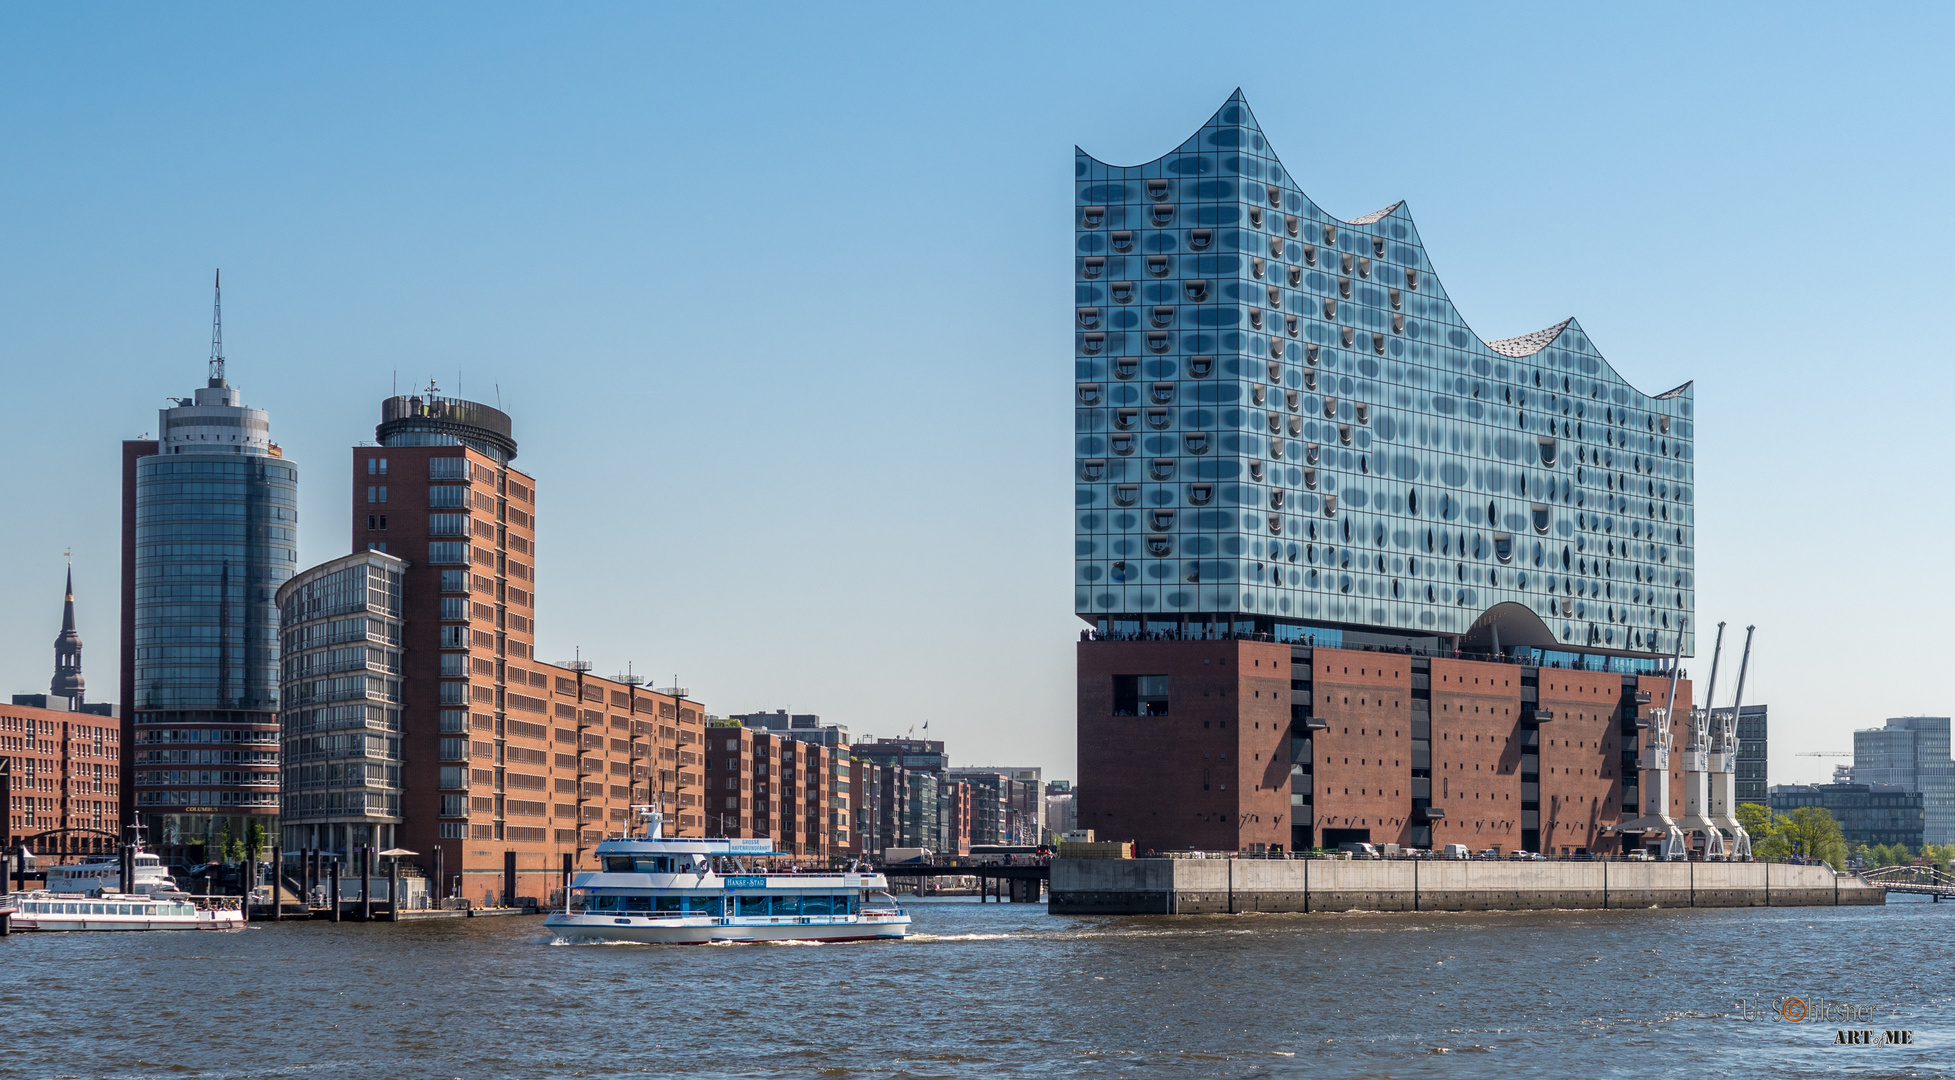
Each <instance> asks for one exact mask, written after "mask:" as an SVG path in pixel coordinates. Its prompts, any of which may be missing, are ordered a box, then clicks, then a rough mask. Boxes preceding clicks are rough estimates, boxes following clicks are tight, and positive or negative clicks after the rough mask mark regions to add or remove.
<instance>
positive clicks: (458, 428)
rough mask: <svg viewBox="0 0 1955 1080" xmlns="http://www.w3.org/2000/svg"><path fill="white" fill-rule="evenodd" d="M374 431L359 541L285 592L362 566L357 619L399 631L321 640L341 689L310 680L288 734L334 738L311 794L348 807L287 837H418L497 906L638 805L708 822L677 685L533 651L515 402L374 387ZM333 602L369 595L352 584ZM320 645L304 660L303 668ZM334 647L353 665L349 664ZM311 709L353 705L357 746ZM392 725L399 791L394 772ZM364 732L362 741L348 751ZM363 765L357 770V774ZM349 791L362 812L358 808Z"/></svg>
mask: <svg viewBox="0 0 1955 1080" xmlns="http://www.w3.org/2000/svg"><path fill="white" fill-rule="evenodd" d="M375 435H376V439H377V442H378V444H379V445H377V446H375V445H368V446H358V447H355V448H354V450H353V455H352V469H353V536H352V541H353V544H352V546H353V552H354V554H353V555H351V556H349V557H346V558H342V559H336V560H333V561H332V562H330V563H327V564H324V565H322V566H320V567H315V568H314V569H312V570H310V571H307V574H306V583H305V585H304V586H303V587H300V588H295V589H294V590H293V592H291V593H288V594H287V596H288V599H290V598H291V597H294V596H302V595H305V592H304V590H313V591H314V592H317V593H319V594H320V595H322V596H323V595H327V594H332V593H334V592H335V590H341V589H346V590H350V589H351V588H352V581H353V579H354V578H355V577H362V578H364V580H365V581H366V582H367V583H368V584H367V592H366V598H365V601H364V605H365V606H364V611H363V613H362V614H359V615H357V616H356V615H354V614H353V613H352V611H351V609H350V608H349V611H348V613H347V615H346V617H347V618H361V619H364V620H365V625H366V627H367V628H368V632H369V635H371V633H372V631H373V629H374V628H375V627H376V626H378V627H380V628H381V631H382V632H381V637H382V639H384V638H385V637H386V636H387V635H388V634H389V633H391V632H392V623H393V622H394V621H395V620H398V623H399V627H400V629H399V641H398V648H397V650H396V648H395V643H393V642H390V641H385V640H379V641H376V640H373V639H372V638H371V636H369V638H368V639H367V640H366V642H365V644H364V645H363V646H362V648H363V649H364V656H361V655H357V654H356V653H355V652H353V651H348V652H347V653H346V655H345V656H344V657H343V658H340V657H336V656H335V655H334V652H335V650H334V649H333V648H332V646H334V645H337V644H338V643H336V642H331V641H329V642H328V644H327V645H326V646H322V647H324V648H326V650H327V652H326V654H325V655H324V657H323V659H320V660H319V662H320V663H322V664H323V665H324V667H323V668H322V670H321V672H320V674H321V676H322V677H323V678H324V679H325V680H326V681H327V683H328V684H329V685H328V689H327V690H326V691H325V693H327V694H329V695H330V694H339V693H344V694H346V695H348V696H346V697H345V698H318V699H316V700H315V698H314V697H313V696H311V695H309V696H308V697H307V700H306V701H305V702H304V704H303V706H302V707H301V708H299V709H295V710H289V711H288V714H287V718H286V719H287V739H288V744H287V745H288V747H291V748H292V750H293V752H294V753H303V754H305V755H306V756H307V760H306V764H307V765H311V764H313V763H314V761H315V758H316V757H317V755H319V754H324V755H326V756H325V757H324V758H320V759H318V764H321V765H323V766H324V771H323V773H322V774H321V776H322V777H323V778H322V779H320V780H319V781H317V782H318V783H320V784H323V785H324V786H323V787H320V788H318V789H317V793H318V794H321V795H323V796H324V797H325V803H324V805H323V807H322V811H323V812H327V813H330V812H331V807H332V797H333V794H334V793H335V792H337V793H340V794H342V795H343V798H342V800H341V802H340V807H341V809H340V811H339V814H340V815H341V816H340V817H338V818H320V819H315V818H312V817H308V818H306V819H305V821H304V822H302V823H300V824H299V826H298V828H297V829H296V830H295V831H294V833H293V835H292V836H291V838H290V841H291V842H292V843H293V845H294V846H312V845H317V846H321V847H328V848H333V849H335V850H340V851H342V852H344V850H345V845H348V844H351V845H353V846H364V845H367V844H372V845H380V844H385V843H393V844H396V845H398V846H401V847H405V848H407V849H408V850H411V851H415V852H418V853H420V854H419V855H418V856H417V858H418V859H419V860H420V861H421V863H422V867H423V869H424V871H426V872H427V873H428V874H429V875H430V876H431V877H433V878H436V879H438V880H439V881H440V890H441V893H442V895H444V896H462V897H466V898H468V899H470V900H472V901H487V902H491V903H494V902H498V901H500V900H503V899H506V898H510V897H517V896H534V897H539V898H542V897H547V896H548V895H550V893H551V892H552V891H553V890H555V889H557V888H559V887H560V886H561V883H562V874H563V871H564V867H565V865H566V863H567V862H575V861H577V860H580V859H581V858H582V857H583V856H584V855H586V854H588V852H589V850H590V849H591V848H592V847H594V846H595V845H596V844H597V842H598V841H599V840H601V839H602V838H603V836H604V835H605V834H606V833H607V832H616V831H618V830H620V829H623V828H625V827H627V826H628V825H629V824H631V811H630V808H631V807H632V806H633V805H637V804H643V803H649V802H652V801H654V800H657V801H659V802H661V803H662V805H663V806H664V807H665V810H666V815H667V817H666V821H667V826H668V829H670V830H671V832H672V833H673V834H675V835H691V836H698V835H701V834H702V833H703V831H704V829H705V815H704V811H703V807H702V800H703V784H702V781H703V776H702V772H701V763H700V756H701V753H700V752H701V749H702V745H703V740H704V731H705V716H704V711H703V709H701V708H700V706H699V705H698V703H696V702H693V701H690V700H688V699H687V698H686V697H685V694H684V691H683V690H680V689H679V688H669V689H667V690H665V691H653V690H650V689H647V688H645V687H642V686H640V685H638V680H636V679H632V678H622V677H621V678H618V679H605V678H601V677H599V676H596V675H593V674H591V672H590V671H589V666H590V665H589V664H587V663H582V662H574V663H570V664H553V663H548V662H545V661H542V660H538V659H537V658H536V655H535V641H536V638H535V608H536V577H537V560H536V531H535V530H536V502H537V484H536V481H535V479H534V478H532V477H530V476H528V475H527V474H525V473H523V472H521V471H519V470H517V469H515V468H513V467H511V465H510V462H511V461H512V460H513V459H514V458H515V456H516V450H517V447H516V441H515V438H514V435H513V428H512V425H511V423H510V419H509V417H508V416H507V415H506V414H504V413H502V412H501V411H500V410H497V409H493V408H490V407H489V406H486V405H482V404H480V403H478V402H472V401H465V400H461V399H458V398H447V397H439V396H436V395H435V394H433V393H432V392H430V393H428V394H425V395H412V396H397V397H392V398H389V399H387V400H386V401H385V402H383V404H382V407H381V423H380V425H379V426H378V427H377V428H376V430H375ZM394 573H397V574H398V586H397V588H398V598H397V599H396V596H395V591H394V590H395V589H396V585H395V584H394V582H393V581H392V580H388V581H387V582H386V588H387V596H386V598H385V599H384V600H379V599H378V598H377V597H376V595H375V589H374V587H373V586H374V583H375V581H376V575H378V576H380V577H385V576H387V575H389V574H394ZM336 575H345V576H344V577H336ZM334 602H336V603H337V602H343V603H345V604H349V605H353V606H355V607H358V606H360V600H359V598H358V597H356V596H354V595H352V594H351V593H346V594H345V595H344V596H343V597H342V598H341V600H340V601H334ZM376 603H378V604H381V605H382V606H381V607H375V606H374V605H375V604H376ZM396 603H397V604H398V608H397V610H395V609H394V608H393V607H392V606H391V605H394V604H396ZM308 610H309V609H307V608H305V607H304V606H303V605H301V606H299V607H298V608H296V609H294V610H292V611H291V612H290V614H291V615H292V617H293V619H294V621H293V622H292V623H291V624H289V625H288V626H287V630H288V631H297V632H299V633H300V636H301V637H302V638H303V637H304V632H305V631H306V629H307V627H308V626H311V625H316V624H317V622H318V619H320V618H324V619H326V620H327V624H328V625H329V626H330V624H331V623H332V622H334V621H337V620H338V618H339V616H314V615H309V614H308V613H307V612H308ZM333 633H334V632H333V631H331V630H330V629H329V630H328V631H327V638H328V639H330V638H331V637H332V635H333ZM305 640H307V641H309V640H311V639H309V638H306V639H305ZM308 647H309V646H308ZM344 648H347V649H348V650H351V649H352V648H353V647H352V646H350V645H348V646H344ZM396 653H397V655H396ZM314 659H315V658H314V656H313V655H311V654H309V655H308V656H307V657H306V658H304V659H302V660H301V662H300V664H299V666H298V667H297V668H296V669H295V673H296V674H297V675H298V676H299V679H300V681H304V680H305V679H306V678H308V676H307V674H306V672H307V671H309V670H310V668H309V667H308V665H309V664H312V663H313V662H314ZM342 659H343V660H344V662H345V663H346V664H348V665H350V666H349V667H348V668H347V669H346V672H348V673H351V672H358V675H352V674H345V675H342V673H341V672H340V671H339V670H338V669H337V667H336V665H338V664H339V663H341V661H342ZM342 678H344V679H346V680H347V681H345V682H344V683H339V682H338V680H340V679H342ZM362 680H363V681H362ZM396 680H397V682H398V692H397V696H396V691H395V690H394V684H395V682H396ZM376 681H377V682H376ZM315 707H318V708H331V709H337V710H342V711H343V712H344V716H343V717H339V718H338V719H334V720H333V721H332V722H333V723H338V722H339V719H344V720H345V721H346V722H347V723H349V724H354V723H356V722H357V726H356V727H355V728H354V729H353V730H351V731H348V732H345V733H344V734H340V735H332V736H330V738H344V739H347V740H348V742H347V744H346V745H343V746H341V745H338V744H331V743H329V744H328V746H330V747H332V748H331V749H326V748H321V747H319V746H316V745H315V743H314V742H312V741H310V740H313V739H315V738H320V737H327V736H324V735H322V734H321V732H322V731H324V730H335V729H318V728H317V721H315V720H313V719H309V718H308V717H309V716H310V715H311V714H310V713H309V712H307V710H311V709H314V708H315ZM356 712H357V715H356ZM335 716H337V714H335ZM396 724H397V725H398V727H397V732H396V731H395V730H394V729H391V728H390V725H396ZM395 738H398V740H399V748H398V755H399V757H398V768H399V776H400V780H399V788H398V792H395V791H393V790H390V789H389V788H387V787H385V786H384V784H385V782H386V778H387V777H389V776H391V770H392V762H391V761H390V759H389V757H388V755H391V754H393V753H395V752H396V751H395V749H394V745H393V742H392V740H393V739H395ZM356 739H363V740H364V741H365V747H364V749H362V750H361V751H360V753H358V754H352V753H351V751H352V746H351V742H352V741H353V740H356ZM334 755H340V756H338V757H335V756H334ZM348 755H350V756H348ZM295 764H297V763H296V762H295ZM355 764H357V765H358V767H359V768H360V770H361V773H360V780H361V783H360V784H354V783H353V782H352V781H351V778H350V777H351V774H350V772H348V769H350V768H351V767H353V766H354V765H355ZM336 767H337V768H338V769H339V770H340V771H339V772H338V774H337V776H338V779H334V777H335V772H334V769H335V768H336ZM312 776H313V773H312V772H309V771H306V770H296V778H295V779H294V780H293V781H291V784H292V790H293V791H294V792H295V793H302V794H312V793H314V788H313V787H312V786H311V785H313V784H314V783H315V781H314V780H312V779H308V778H309V777H312ZM356 792H357V793H359V795H360V797H361V799H362V800H363V809H362V812H361V813H360V814H359V815H354V814H352V812H351V811H350V810H348V809H347V807H349V806H350V805H351V802H350V800H351V799H352V798H353V796H354V795H355V793H356ZM396 797H397V800H398V801H397V804H396V801H395V800H396ZM308 806H309V807H310V804H308ZM312 812H313V811H312V809H310V808H309V809H308V810H307V813H308V814H311V813H312ZM315 825H326V826H331V827H330V828H328V829H326V830H325V831H323V832H316V831H314V830H313V826H315ZM342 826H343V827H342ZM363 830H364V831H363ZM363 838H364V839H363Z"/></svg>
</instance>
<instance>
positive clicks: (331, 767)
mask: <svg viewBox="0 0 1955 1080" xmlns="http://www.w3.org/2000/svg"><path fill="white" fill-rule="evenodd" d="M406 570H407V564H406V563H405V562H404V561H403V560H402V559H400V558H398V557H396V556H393V555H389V554H386V553H384V552H379V551H361V552H356V553H354V554H352V555H345V556H341V557H340V558H337V559H334V560H332V561H331V562H327V563H322V564H320V565H318V566H315V567H313V568H311V569H309V570H306V571H303V572H301V573H299V574H297V575H296V576H294V577H293V578H292V579H291V580H290V581H287V582H286V583H285V584H284V585H283V586H282V587H281V588H280V589H279V591H278V607H279V612H280V636H281V650H280V666H281V668H282V676H281V677H282V688H281V700H282V702H283V708H282V710H281V712H280V726H281V736H282V746H281V752H282V755H283V769H282V770H281V774H282V775H281V786H280V803H281V806H282V809H283V821H282V828H283V839H284V846H285V848H286V850H288V851H299V850H307V849H310V850H323V851H330V852H335V853H337V854H338V855H339V857H340V858H341V859H342V860H344V859H346V858H347V857H348V855H349V854H350V852H351V851H352V850H353V849H355V848H360V847H372V848H374V849H375V850H380V851H384V850H386V849H388V848H393V847H398V846H400V845H399V840H400V837H399V836H398V832H399V826H400V824H401V735H402V723H401V697H402V686H401V673H402V663H401V661H402V657H403V655H404V654H403V651H402V650H403V646H402V640H403V630H404V623H403V621H402V615H401V613H402V603H401V583H402V581H403V579H404V578H405V576H406Z"/></svg>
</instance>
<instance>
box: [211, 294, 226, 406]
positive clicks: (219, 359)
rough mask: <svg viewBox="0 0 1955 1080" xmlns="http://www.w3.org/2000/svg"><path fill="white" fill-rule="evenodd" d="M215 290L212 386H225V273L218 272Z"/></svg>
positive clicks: (212, 317)
mask: <svg viewBox="0 0 1955 1080" xmlns="http://www.w3.org/2000/svg"><path fill="white" fill-rule="evenodd" d="M213 288H214V289H215V290H216V295H215V296H214V297H213V298H212V299H211V302H210V385H211V386H213V387H218V386H223V385H225V383H224V271H223V270H222V269H221V268H220V269H219V270H218V271H217V279H216V282H215V284H214V285H213Z"/></svg>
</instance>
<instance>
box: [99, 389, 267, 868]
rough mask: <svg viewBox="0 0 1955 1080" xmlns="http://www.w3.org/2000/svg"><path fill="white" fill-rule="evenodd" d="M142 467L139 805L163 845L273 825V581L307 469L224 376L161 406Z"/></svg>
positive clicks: (211, 848)
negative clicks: (283, 449)
mask: <svg viewBox="0 0 1955 1080" xmlns="http://www.w3.org/2000/svg"><path fill="white" fill-rule="evenodd" d="M159 430H161V431H162V432H163V433H164V437H163V439H161V440H160V442H159V453H157V454H156V455H153V456H150V457H145V458H143V459H141V460H140V461H139V462H138V463H137V466H136V491H135V499H136V513H135V519H136V522H135V530H136V535H135V586H134V588H135V609H134V622H135V625H134V632H135V657H134V665H133V666H134V683H135V687H134V701H135V718H134V726H135V739H136V746H135V776H134V781H135V783H134V796H135V804H136V810H137V812H138V813H139V814H141V815H142V816H143V817H144V818H145V819H146V823H147V824H148V825H149V827H150V830H151V831H150V839H151V841H152V842H153V843H155V844H157V845H158V846H159V847H160V848H161V850H162V851H163V852H164V853H165V854H168V855H172V856H177V857H182V856H186V855H187V856H189V857H192V858H195V857H197V855H198V854H199V853H198V852H193V851H188V850H186V849H189V848H192V847H197V846H203V847H204V848H205V850H204V851H203V852H202V854H204V855H207V856H216V855H218V854H220V852H219V851H218V850H217V848H219V847H221V846H223V845H226V844H230V843H236V842H242V841H244V840H246V838H247V835H248V831H249V830H250V828H251V827H252V825H254V824H256V825H259V826H262V827H263V828H264V829H265V830H266V835H265V836H264V838H263V840H264V843H265V844H266V845H269V844H270V843H271V842H272V841H273V840H274V839H275V837H276V815H277V813H278V784H279V777H278V764H279V760H278V727H277V722H278V707H279V671H278V655H279V641H278V605H277V603H276V600H275V597H276V594H277V592H278V588H279V586H281V585H283V584H284V583H285V581H286V580H287V579H289V578H290V577H291V576H292V574H293V571H295V570H296V569H297V564H298V467H297V465H295V464H294V463H293V462H291V461H289V460H286V459H285V458H283V457H282V456H281V455H280V452H279V450H278V448H277V447H276V446H275V445H273V444H272V443H271V442H270V439H269V433H270V429H269V424H268V422H267V421H266V420H265V413H264V412H263V411H262V410H258V409H249V408H245V407H244V405H243V404H242V401H241V400H240V398H239V395H238V392H237V391H236V390H234V389H232V388H230V387H229V386H228V385H225V384H223V382H222V380H221V377H218V376H214V377H213V379H212V385H211V386H209V387H205V388H199V389H198V390H197V392H196V396H195V398H194V403H193V399H184V400H183V401H182V403H180V404H179V405H178V407H176V408H171V409H164V410H162V415H161V417H160V425H159Z"/></svg>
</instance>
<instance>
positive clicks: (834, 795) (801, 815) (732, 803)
mask: <svg viewBox="0 0 1955 1080" xmlns="http://www.w3.org/2000/svg"><path fill="white" fill-rule="evenodd" d="M705 738H706V743H705V749H704V751H703V754H702V757H703V764H702V766H701V768H702V770H703V773H704V776H705V799H704V810H703V813H704V815H705V820H706V829H707V833H708V834H709V835H712V836H737V837H760V836H765V837H771V838H773V840H774V848H775V850H776V851H780V852H783V853H786V854H789V855H795V856H800V857H802V858H806V859H809V860H812V861H817V862H825V861H826V860H827V859H828V858H829V857H830V856H832V855H841V854H846V853H848V852H849V851H850V849H851V846H852V839H851V833H852V825H853V823H854V820H855V819H854V816H853V814H852V812H851V799H850V792H851V786H852V784H853V776H852V768H851V764H850V762H849V758H848V753H847V751H846V750H838V749H836V748H834V747H831V746H828V745H824V744H822V743H819V742H810V741H804V740H801V739H797V738H793V737H792V736H791V733H790V732H789V731H787V730H782V731H770V730H768V729H765V728H751V727H745V726H739V727H735V726H732V725H730V724H729V725H725V726H720V727H712V728H708V729H706V732H705Z"/></svg>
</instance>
